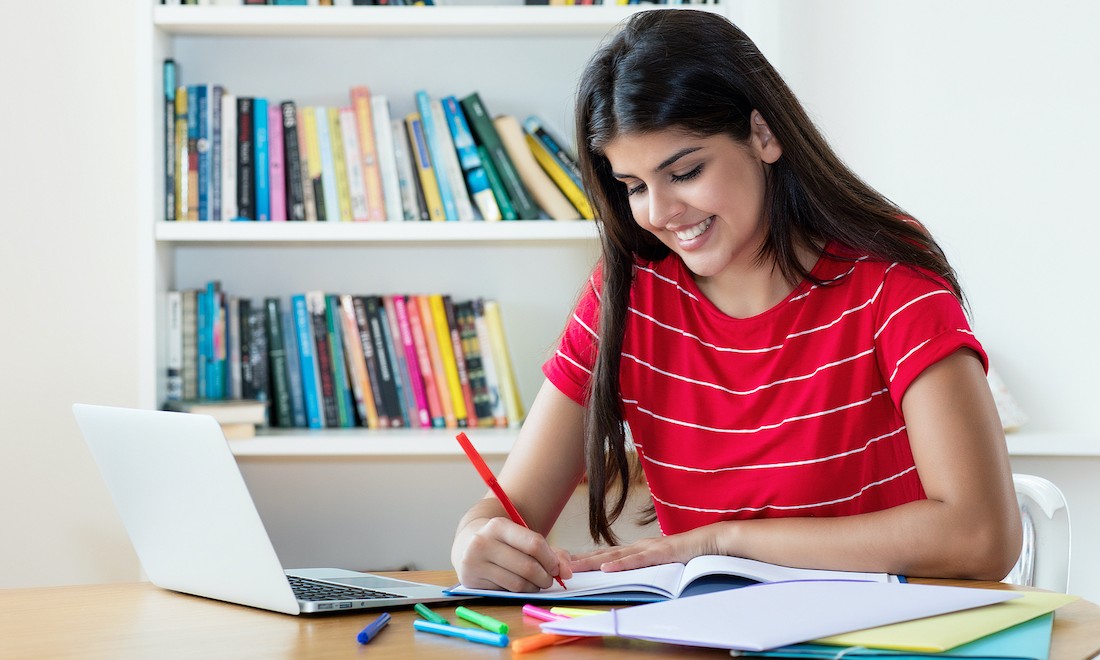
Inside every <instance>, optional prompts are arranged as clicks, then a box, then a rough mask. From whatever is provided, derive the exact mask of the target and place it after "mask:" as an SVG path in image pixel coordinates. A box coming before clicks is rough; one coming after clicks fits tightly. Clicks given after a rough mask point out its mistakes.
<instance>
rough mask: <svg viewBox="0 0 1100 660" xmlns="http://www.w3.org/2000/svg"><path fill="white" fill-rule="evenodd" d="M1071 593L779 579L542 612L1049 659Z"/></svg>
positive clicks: (736, 652)
mask: <svg viewBox="0 0 1100 660" xmlns="http://www.w3.org/2000/svg"><path fill="white" fill-rule="evenodd" d="M1074 600H1077V596H1069V595H1065V594H1054V593H1044V592H1028V593H1024V592H1011V591H997V590H988V589H971V588H963V587H948V586H935V585H921V584H904V583H901V584H897V583H877V582H855V581H816V582H776V583H770V584H758V585H753V586H749V587H744V588H741V589H731V590H727V591H720V592H715V593H709V594H704V595H699V596H689V597H686V598H679V599H675V600H668V601H662V602H658V603H650V604H646V605H638V606H634V607H628V608H622V609H618V610H615V611H612V612H608V613H606V614H599V615H594V616H587V617H583V618H578V619H564V620H560V621H552V622H547V623H545V624H543V625H542V629H543V631H544V632H548V633H553V634H558V635H574V636H577V635H579V636H593V635H601V636H619V637H627V638H634V639H645V640H650V641H657V642H665V643H671V644H683V645H688V646H703V647H710V648H723V649H729V650H730V654H731V655H733V656H740V655H752V656H756V657H776V658H855V657H876V658H887V659H889V660H899V659H906V658H989V659H1006V660H1008V659H1012V660H1015V659H1032V660H1046V658H1047V657H1048V654H1049V649H1050V638H1051V627H1052V622H1053V616H1054V615H1053V612H1054V610H1055V609H1057V608H1059V607H1061V606H1063V605H1066V604H1068V603H1070V602H1073V601H1074ZM731 612H736V613H737V614H736V616H731V615H730V613H731ZM850 631H855V632H850Z"/></svg>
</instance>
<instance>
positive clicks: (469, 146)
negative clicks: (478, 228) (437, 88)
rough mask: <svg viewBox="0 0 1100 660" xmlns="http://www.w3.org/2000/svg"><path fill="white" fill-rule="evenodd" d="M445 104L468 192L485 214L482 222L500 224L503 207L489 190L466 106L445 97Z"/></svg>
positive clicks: (448, 122)
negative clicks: (465, 113)
mask: <svg viewBox="0 0 1100 660" xmlns="http://www.w3.org/2000/svg"><path fill="white" fill-rule="evenodd" d="M442 104H443V114H444V115H445V116H446V120H447V127H448V128H449V129H450V131H451V139H452V140H453V141H454V148H455V152H456V154H457V156H458V164H459V166H460V167H461V168H462V173H463V174H464V175H465V177H466V189H467V190H468V191H469V193H470V198H471V199H472V200H473V203H474V205H475V206H477V210H478V212H480V213H481V219H482V220H485V221H486V222H496V221H498V220H500V219H501V213H500V207H499V206H497V202H496V198H495V197H493V191H492V189H491V188H490V187H489V177H488V175H487V174H486V173H485V167H484V166H483V165H482V163H481V156H480V155H479V154H478V151H477V145H476V144H475V143H474V136H473V134H472V133H470V127H469V125H468V124H467V123H466V117H465V115H463V113H462V106H460V105H459V104H458V99H456V98H455V97H453V96H447V97H444V98H443V101H442Z"/></svg>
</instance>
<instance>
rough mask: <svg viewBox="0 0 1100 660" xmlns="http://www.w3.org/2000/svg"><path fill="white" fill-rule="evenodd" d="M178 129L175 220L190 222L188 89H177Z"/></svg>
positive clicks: (175, 152)
mask: <svg viewBox="0 0 1100 660" xmlns="http://www.w3.org/2000/svg"><path fill="white" fill-rule="evenodd" d="M175 106H176V129H175V140H176V142H175V149H174V150H173V154H174V155H175V157H174V159H173V160H175V168H174V169H175V197H176V212H175V220H177V221H179V220H188V219H189V218H188V217H187V216H188V211H189V209H188V195H189V194H190V191H189V189H188V184H189V180H188V178H187V177H188V168H189V166H190V162H191V158H190V155H189V154H188V148H189V146H190V141H189V140H188V138H187V106H188V102H187V87H177V88H176V103H175Z"/></svg>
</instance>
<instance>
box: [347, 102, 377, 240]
mask: <svg viewBox="0 0 1100 660" xmlns="http://www.w3.org/2000/svg"><path fill="white" fill-rule="evenodd" d="M350 96H351V107H352V108H353V109H354V110H355V118H356V121H357V122H358V124H357V126H356V128H357V129H358V134H359V150H360V152H361V153H360V155H361V157H362V169H363V182H364V186H365V188H366V191H367V205H368V207H369V209H370V215H369V217H370V219H371V220H374V221H382V220H385V219H386V200H385V197H384V193H383V189H382V171H381V169H379V164H378V146H377V144H376V142H375V135H376V132H375V130H374V112H373V108H372V107H371V92H370V88H369V87H367V86H366V85H356V86H355V87H352V88H351V92H350Z"/></svg>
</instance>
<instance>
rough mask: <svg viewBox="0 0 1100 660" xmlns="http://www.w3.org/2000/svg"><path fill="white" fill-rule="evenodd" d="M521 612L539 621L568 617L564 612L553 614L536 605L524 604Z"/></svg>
mask: <svg viewBox="0 0 1100 660" xmlns="http://www.w3.org/2000/svg"><path fill="white" fill-rule="evenodd" d="M523 613H524V614H526V615H527V616H529V617H531V618H532V619H538V620H540V621H560V620H561V619H568V618H569V617H567V616H565V615H564V614H554V613H553V612H551V611H550V610H544V609H542V608H541V607H538V606H536V605H524V606H523Z"/></svg>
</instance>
